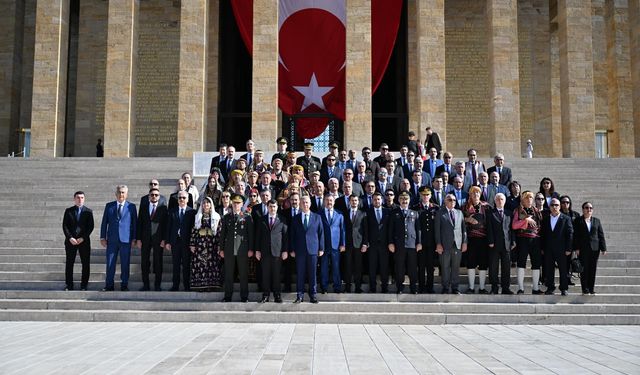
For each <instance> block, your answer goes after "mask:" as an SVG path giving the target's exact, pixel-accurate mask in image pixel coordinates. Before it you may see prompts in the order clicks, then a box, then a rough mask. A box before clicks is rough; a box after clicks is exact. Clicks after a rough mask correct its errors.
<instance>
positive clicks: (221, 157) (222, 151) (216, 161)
mask: <svg viewBox="0 0 640 375" xmlns="http://www.w3.org/2000/svg"><path fill="white" fill-rule="evenodd" d="M226 159H227V144H226V143H220V146H218V155H216V156H214V157H212V158H211V165H210V166H209V173H211V172H213V168H218V169H220V164H223V163H224V162H225V160H226Z"/></svg>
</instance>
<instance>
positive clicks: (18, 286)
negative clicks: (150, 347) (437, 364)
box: [0, 276, 640, 295]
mask: <svg viewBox="0 0 640 375" xmlns="http://www.w3.org/2000/svg"><path fill="white" fill-rule="evenodd" d="M74 280H75V283H76V287H78V288H79V278H75V279H74ZM115 280H116V288H118V285H119V280H120V278H119V276H117V277H116V278H115ZM556 281H557V278H556ZM576 281H577V280H576ZM151 282H152V283H153V277H151ZM577 284H578V285H576V286H573V287H571V288H570V290H569V291H570V292H573V293H578V294H579V293H581V290H580V285H579V283H577ZM103 287H104V281H102V280H98V281H89V285H88V289H89V290H100V289H102V288H103ZM141 287H142V282H141V281H138V280H135V279H134V278H132V277H130V280H129V289H130V290H138V289H140V288H141ZM293 287H294V288H295V285H293ZM169 288H171V281H170V279H169V278H164V277H163V283H162V289H163V290H168V289H169ZM459 288H460V291H462V292H464V291H466V290H467V284H466V280H464V279H461V280H460V285H459ZM489 288H490V284H487V289H489ZM557 288H558V285H557V283H556V290H557ZM0 289H5V290H62V289H64V279H62V280H60V281H43V280H26V281H15V280H14V281H6V280H0ZM236 289H237V290H239V286H236ZM329 289H330V290H331V287H329ZM434 289H435V290H436V291H439V290H440V285H439V284H438V283H436V284H435V286H434ZM477 289H478V286H477V284H476V291H477ZM516 289H517V285H515V284H513V283H512V284H511V290H512V291H514V292H515V291H516ZM540 289H541V290H543V291H544V290H546V287H545V286H540ZM249 290H250V291H256V290H257V287H256V285H255V284H253V283H250V284H249ZM363 290H364V291H365V292H366V291H367V290H368V287H367V286H366V285H363ZM389 291H390V293H394V292H395V287H394V286H393V285H389ZM405 291H406V292H407V293H408V292H409V290H408V287H407V285H405ZM530 291H531V282H530V281H527V282H525V292H526V293H530ZM596 292H597V293H599V294H605V295H606V294H638V295H640V285H600V284H597V283H596Z"/></svg>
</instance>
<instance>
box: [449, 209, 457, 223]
mask: <svg viewBox="0 0 640 375" xmlns="http://www.w3.org/2000/svg"><path fill="white" fill-rule="evenodd" d="M449 217H450V218H451V224H453V226H455V225H456V215H454V214H453V210H451V211H449Z"/></svg>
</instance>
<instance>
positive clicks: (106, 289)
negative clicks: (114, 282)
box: [102, 287, 114, 292]
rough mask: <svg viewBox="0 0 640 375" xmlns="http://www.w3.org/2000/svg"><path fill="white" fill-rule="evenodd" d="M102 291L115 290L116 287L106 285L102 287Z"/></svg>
mask: <svg viewBox="0 0 640 375" xmlns="http://www.w3.org/2000/svg"><path fill="white" fill-rule="evenodd" d="M102 291H103V292H113V291H114V288H113V287H104V288H102Z"/></svg>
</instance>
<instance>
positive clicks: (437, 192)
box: [436, 191, 442, 205]
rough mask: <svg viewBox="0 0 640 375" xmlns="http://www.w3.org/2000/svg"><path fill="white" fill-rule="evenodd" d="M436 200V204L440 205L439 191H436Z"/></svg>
mask: <svg viewBox="0 0 640 375" xmlns="http://www.w3.org/2000/svg"><path fill="white" fill-rule="evenodd" d="M436 202H438V205H440V204H441V203H442V202H440V192H439V191H436Z"/></svg>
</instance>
